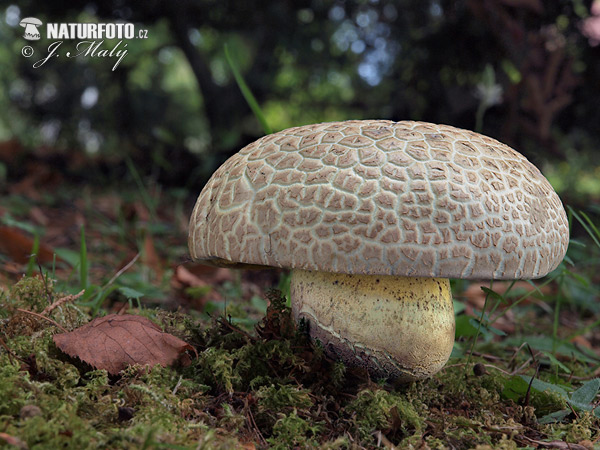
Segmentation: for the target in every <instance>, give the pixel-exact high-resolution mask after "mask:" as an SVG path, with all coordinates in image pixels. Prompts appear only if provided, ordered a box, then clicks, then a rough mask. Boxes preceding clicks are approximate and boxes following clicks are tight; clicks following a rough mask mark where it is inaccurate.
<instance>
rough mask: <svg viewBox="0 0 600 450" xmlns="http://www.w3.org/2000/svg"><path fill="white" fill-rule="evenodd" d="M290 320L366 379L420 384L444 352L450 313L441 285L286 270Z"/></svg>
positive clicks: (445, 284)
mask: <svg viewBox="0 0 600 450" xmlns="http://www.w3.org/2000/svg"><path fill="white" fill-rule="evenodd" d="M291 302H292V313H293V315H294V318H295V319H296V320H297V321H298V320H300V319H305V320H306V321H307V322H308V326H309V333H310V335H311V337H312V338H313V339H318V340H319V341H321V343H322V344H323V347H324V348H325V351H326V352H327V353H328V354H330V355H331V356H332V357H337V358H340V359H341V360H342V361H344V363H345V364H347V365H350V366H362V367H365V368H367V369H368V370H369V372H370V373H371V375H372V376H374V377H379V378H384V377H389V378H393V379H395V380H398V381H411V380H417V379H422V378H427V377H429V376H431V375H433V374H434V373H436V372H437V371H439V370H440V369H441V368H442V367H443V366H444V364H445V363H446V361H447V360H448V358H449V357H450V353H451V352H452V346H453V343H454V308H453V305H452V294H451V291H450V282H449V280H448V279H446V278H413V277H395V276H382V275H346V274H336V273H327V272H313V271H305V270H293V271H292V279H291Z"/></svg>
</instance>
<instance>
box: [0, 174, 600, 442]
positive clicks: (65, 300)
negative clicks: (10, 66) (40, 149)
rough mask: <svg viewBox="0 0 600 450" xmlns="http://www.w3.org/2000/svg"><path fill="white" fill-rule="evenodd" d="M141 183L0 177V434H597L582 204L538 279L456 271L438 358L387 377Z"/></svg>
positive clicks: (268, 276)
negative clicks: (312, 333) (436, 367)
mask: <svg viewBox="0 0 600 450" xmlns="http://www.w3.org/2000/svg"><path fill="white" fill-rule="evenodd" d="M134 178H135V177H134ZM152 185H153V186H154V187H153V188H152V189H147V188H144V184H143V183H139V184H138V185H137V186H136V185H133V186H132V187H128V188H126V187H122V186H119V187H116V186H115V187H111V186H100V185H96V186H91V185H82V184H80V183H77V184H71V183H69V182H68V180H66V179H65V177H64V176H62V175H60V174H55V173H54V172H53V171H52V170H51V168H49V167H43V165H42V167H41V168H40V167H35V166H34V167H33V168H31V169H28V170H25V171H24V172H23V173H22V174H21V175H20V177H19V179H17V180H12V181H11V183H10V184H8V185H6V186H4V187H2V197H3V201H2V204H1V205H0V447H3V446H6V447H7V448H13V447H14V448H22V449H25V448H30V449H34V448H39V449H45V448H48V449H50V448H53V449H54V448H74V449H75V448H76V449H83V448H111V449H121V448H127V449H128V448H131V449H134V448H135V449H138V448H144V449H196V448H209V449H212V448H223V449H229V448H245V449H254V448H280V449H287V448H314V447H320V448H332V449H333V448H349V449H350V448H378V447H383V448H402V449H408V448H415V449H445V448H448V449H471V448H473V449H516V448H554V449H573V450H575V449H593V448H596V449H600V407H598V408H597V406H598V398H599V397H598V393H599V391H600V379H599V378H598V377H599V376H600V328H599V326H598V325H599V324H600V302H598V300H599V299H600V295H599V291H600V278H599V273H598V271H597V270H596V269H595V267H598V266H599V261H600V258H599V255H600V245H599V241H598V240H599V239H600V234H598V230H597V228H595V226H594V224H595V223H596V224H597V223H598V221H597V220H594V219H593V218H592V219H590V220H589V221H587V220H586V217H587V216H584V215H582V214H577V217H575V216H573V217H572V220H573V222H574V223H577V226H578V228H579V230H578V231H579V235H580V236H578V238H577V239H575V240H573V241H572V244H571V247H570V249H569V253H568V258H567V259H566V260H565V262H564V263H563V264H561V266H560V267H559V268H558V269H557V270H556V271H555V272H553V273H552V274H551V275H550V276H549V277H547V278H546V279H542V280H537V281H535V282H534V283H530V282H528V281H519V282H515V283H508V282H495V283H493V284H492V283H486V284H484V285H483V286H482V285H481V284H480V283H474V282H466V281H460V280H457V281H453V282H452V286H453V295H454V301H455V313H456V324H457V327H456V343H455V346H454V350H453V354H452V357H451V359H450V361H449V362H448V364H447V365H446V367H444V369H442V370H441V371H440V372H439V373H438V374H437V375H435V376H434V377H432V378H431V379H428V380H424V381H419V382H413V383H408V384H404V385H393V384H390V383H388V382H386V381H385V380H375V379H371V378H370V377H369V375H368V373H366V372H364V371H362V370H359V369H351V368H346V367H344V366H343V365H342V364H341V363H339V362H336V361H332V360H330V359H329V358H328V357H327V356H325V355H324V354H323V351H322V349H321V348H320V347H319V346H318V345H316V344H312V343H311V342H309V340H308V339H307V337H306V334H305V333H304V332H303V330H302V328H301V327H297V326H296V325H295V324H294V323H293V321H292V319H291V316H290V311H289V308H288V307H287V305H286V303H287V302H286V293H287V289H288V286H289V277H288V276H287V273H286V272H285V271H275V270H274V271H266V270H265V271H258V272H241V271H233V270H229V269H220V268H211V267H206V266H202V265H199V264H195V263H192V262H191V261H190V260H189V257H188V256H187V255H188V252H187V248H186V245H187V221H188V217H189V213H190V211H191V207H192V206H193V202H194V200H195V198H194V197H195V195H193V194H192V193H189V192H187V191H184V190H181V189H180V190H175V189H168V190H162V189H161V188H160V186H158V185H156V184H152ZM584 225H585V226H584ZM586 230H587V232H586ZM32 253H35V254H36V255H37V257H36V258H33V257H31V256H30V255H31V254H32ZM482 311H483V313H482ZM113 315H114V316H113ZM106 316H109V317H108V318H106ZM118 316H124V317H125V320H129V319H131V317H130V316H135V317H143V318H147V319H150V320H151V322H150V323H146V322H143V324H142V322H141V320H142V319H139V320H138V319H135V321H136V325H133V324H132V321H133V319H131V320H130V321H129V322H127V325H124V326H123V327H122V328H121V331H119V332H120V333H122V334H118V335H116V334H111V333H117V331H114V330H112V331H111V329H110V326H112V325H111V324H113V325H114V324H115V323H116V322H115V320H117V319H115V317H118ZM102 317H105V319H100V318H102ZM94 319H95V320H96V322H94V325H95V328H94V327H91V326H90V325H86V324H89V323H90V321H92V320H94ZM109 319H110V320H109ZM140 324H142V325H140ZM152 324H156V325H158V328H156V327H155V326H154V325H152ZM86 327H87V328H86ZM136 327H137V328H136ZM140 327H141V328H140ZM92 328H94V329H95V330H96V331H95V332H92V331H90V330H91V329H92ZM73 330H78V331H79V334H66V332H70V331H73ZM140 330H141V331H140ZM163 332H164V333H163ZM123 333H124V334H123ZM152 333H154V334H153V336H154V335H156V336H161V339H163V338H164V339H163V340H162V341H161V342H167V341H168V342H169V346H167V345H166V344H165V346H160V345H159V346H158V347H153V346H152V345H153V344H152V345H151V344H149V341H148V338H147V336H150V334H152ZM59 335H62V336H63V338H59V337H57V336H59ZM115 336H117V337H115ZM166 336H168V337H166ZM108 341H111V342H108ZM126 341H132V342H133V345H134V346H137V347H138V348H140V349H142V350H143V351H141V353H142V354H144V353H145V354H144V355H142V356H148V355H147V354H148V353H151V354H152V358H156V361H157V362H159V361H164V360H165V359H164V358H166V360H167V361H168V362H164V363H161V364H164V365H165V366H166V367H163V366H162V365H160V364H157V365H155V366H154V367H153V368H148V367H145V366H142V365H139V364H134V365H127V364H125V362H126V361H125V362H123V361H121V360H117V355H118V354H120V351H121V350H123V351H124V352H125V353H127V354H128V356H130V355H129V354H130V353H132V350H128V349H127V348H126V345H128V343H127V342H126ZM107 342H108V343H107ZM153 342H154V341H153ZM171 344H172V345H171ZM110 345H113V347H110ZM161 345H162V344H161ZM167 347H168V348H167ZM86 348H89V349H91V352H89V353H88V354H85V352H84V349H86ZM109 348H110V349H113V350H111V351H105V352H103V351H102V349H109ZM161 358H163V359H161ZM125 360H126V358H125ZM136 361H137V360H136ZM151 361H155V359H151ZM119 364H120V365H119ZM121 369H123V370H121Z"/></svg>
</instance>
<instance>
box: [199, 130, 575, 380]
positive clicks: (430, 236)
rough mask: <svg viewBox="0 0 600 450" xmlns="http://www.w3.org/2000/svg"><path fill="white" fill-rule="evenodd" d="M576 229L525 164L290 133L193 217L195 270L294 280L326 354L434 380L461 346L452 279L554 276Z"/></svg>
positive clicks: (468, 141) (505, 154) (471, 147)
mask: <svg viewBox="0 0 600 450" xmlns="http://www.w3.org/2000/svg"><path fill="white" fill-rule="evenodd" d="M568 241H569V228H568V223H567V217H566V214H565V211H564V208H563V205H562V203H561V201H560V199H559V197H558V195H557V194H556V192H555V191H554V190H553V188H552V186H550V184H549V183H548V181H547V180H546V179H545V178H544V176H543V175H542V174H541V173H540V171H539V170H538V169H537V168H536V167H535V166H534V165H533V164H531V163H530V162H529V161H528V160H527V159H526V158H525V157H524V156H522V155H521V154H519V153H518V152H516V151H515V150H513V149H512V148H510V147H508V146H507V145H504V144H502V143H500V142H498V141H496V140H495V139H492V138H489V137H487V136H483V135H481V134H478V133H475V132H472V131H467V130H462V129H458V128H454V127H451V126H447V125H435V124H431V123H424V122H409V121H404V122H391V121H386V120H353V121H346V122H332V123H321V124H315V125H306V126H301V127H296V128H290V129H287V130H284V131H280V132H278V133H273V134H270V135H268V136H265V137H263V138H261V139H258V140H257V141H255V142H253V143H252V144H250V145H248V146H246V147H244V148H243V149H241V150H240V151H239V152H238V153H236V154H235V155H233V156H232V157H231V158H229V159H228V160H227V161H226V162H225V163H224V164H223V165H222V166H221V167H220V168H219V169H218V170H217V171H216V172H215V173H214V174H213V175H212V177H211V178H210V180H209V181H208V183H207V184H206V186H205V187H204V189H203V190H202V192H201V193H200V196H199V197H198V201H197V203H196V206H195V208H194V211H193V213H192V217H191V220H190V228H189V249H190V252H191V256H192V258H193V259H194V260H198V261H203V262H206V263H208V264H213V265H220V266H226V267H244V266H272V267H280V268H286V269H290V270H291V305H292V313H293V316H294V318H295V319H296V320H300V319H305V320H306V321H307V323H308V329H309V333H310V335H311V337H312V338H314V339H318V340H319V341H321V343H322V345H323V347H324V348H325V351H326V352H327V353H328V354H329V355H330V356H333V357H335V358H339V359H341V360H342V361H343V362H344V363H345V364H347V365H351V366H362V367H365V368H366V369H368V370H369V372H370V373H371V374H372V375H373V376H375V377H385V378H390V379H394V380H398V381H409V380H416V379H421V378H426V377H429V376H431V375H433V374H434V373H435V372H437V371H439V370H440V369H441V368H442V367H443V366H444V364H445V363H446V361H447V360H448V358H449V356H450V353H451V351H452V346H453V342H454V311H453V306H452V305H453V304H452V296H451V292H450V283H449V280H448V279H449V278H462V279H470V280H472V279H475V280H490V279H494V280H513V279H524V278H527V279H528V278H539V277H542V276H544V275H546V274H547V273H549V272H550V271H552V270H554V269H555V268H556V267H557V265H558V264H559V263H560V262H561V260H562V259H563V257H564V255H565V253H566V250H567V244H568Z"/></svg>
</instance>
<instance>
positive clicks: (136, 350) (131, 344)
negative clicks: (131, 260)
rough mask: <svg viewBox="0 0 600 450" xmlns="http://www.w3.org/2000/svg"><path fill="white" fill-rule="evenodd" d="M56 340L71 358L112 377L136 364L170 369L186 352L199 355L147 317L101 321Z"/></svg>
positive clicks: (108, 317)
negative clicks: (105, 372) (104, 371)
mask: <svg viewBox="0 0 600 450" xmlns="http://www.w3.org/2000/svg"><path fill="white" fill-rule="evenodd" d="M53 340H54V343H55V344H56V346H57V347H58V348H60V349H61V350H62V351H63V352H65V353H67V354H68V355H70V356H72V357H77V358H79V359H81V360H82V361H84V362H86V363H88V364H89V365H90V366H92V367H95V368H96V369H105V370H106V371H107V372H108V373H110V374H112V375H116V374H118V373H119V372H121V371H122V370H124V369H126V368H127V367H128V366H131V365H134V364H138V365H142V366H144V365H149V366H154V365H156V364H160V365H161V366H163V367H166V366H170V365H171V364H173V363H174V362H176V361H177V360H178V359H179V358H180V357H181V356H182V355H183V354H184V352H185V351H186V350H191V351H195V350H194V348H193V347H192V346H191V345H189V344H188V343H186V342H184V341H182V340H181V339H179V338H177V337H175V336H173V335H171V334H168V333H164V332H163V331H162V330H161V329H160V327H159V326H158V325H156V324H155V323H154V322H152V321H151V320H150V319H148V318H147V317H143V316H135V315H131V314H127V315H117V314H109V315H107V316H104V317H99V318H97V319H94V320H92V321H91V322H90V323H88V324H86V325H83V326H82V327H79V328H77V329H75V330H73V331H70V332H68V333H61V334H56V335H54V336H53Z"/></svg>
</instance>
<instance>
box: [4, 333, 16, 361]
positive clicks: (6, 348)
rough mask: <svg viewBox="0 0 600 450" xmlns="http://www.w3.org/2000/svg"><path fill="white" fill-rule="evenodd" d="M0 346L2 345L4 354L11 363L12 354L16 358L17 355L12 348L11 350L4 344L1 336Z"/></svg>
mask: <svg viewBox="0 0 600 450" xmlns="http://www.w3.org/2000/svg"><path fill="white" fill-rule="evenodd" d="M0 346H1V347H4V350H6V354H7V355H8V360H9V361H10V363H11V364H12V363H13V356H14V357H15V358H17V359H18V358H19V357H18V356H17V355H16V354H15V352H13V351H12V350H11V349H10V348H9V347H8V345H6V342H4V339H2V338H1V337H0Z"/></svg>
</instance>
